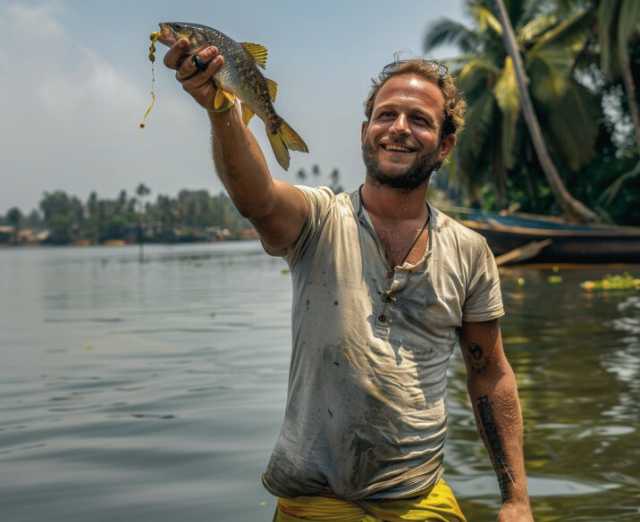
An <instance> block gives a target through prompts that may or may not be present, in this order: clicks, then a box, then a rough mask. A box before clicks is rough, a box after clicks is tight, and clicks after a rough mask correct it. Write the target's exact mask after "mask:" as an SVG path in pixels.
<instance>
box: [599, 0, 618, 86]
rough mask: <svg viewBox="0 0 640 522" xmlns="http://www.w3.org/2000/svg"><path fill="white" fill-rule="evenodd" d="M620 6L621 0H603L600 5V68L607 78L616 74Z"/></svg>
mask: <svg viewBox="0 0 640 522" xmlns="http://www.w3.org/2000/svg"><path fill="white" fill-rule="evenodd" d="M619 8H620V2H619V0H608V1H601V2H600V4H599V5H598V40H599V43H600V68H601V69H602V72H603V73H604V75H605V76H606V77H607V78H611V77H613V76H614V74H615V72H614V71H615V70H616V65H615V62H616V60H615V58H614V56H615V54H616V51H615V49H616V47H617V45H618V43H617V42H618V31H617V29H618V28H617V23H616V20H617V18H618V12H619Z"/></svg>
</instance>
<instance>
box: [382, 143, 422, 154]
mask: <svg viewBox="0 0 640 522" xmlns="http://www.w3.org/2000/svg"><path fill="white" fill-rule="evenodd" d="M380 147H382V149H383V150H386V151H387V152H399V153H404V154H408V153H411V152H415V151H414V150H413V149H410V148H409V147H404V146H403V145H396V144H392V143H387V144H385V143H382V144H381V145H380Z"/></svg>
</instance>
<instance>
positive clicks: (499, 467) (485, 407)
mask: <svg viewBox="0 0 640 522" xmlns="http://www.w3.org/2000/svg"><path fill="white" fill-rule="evenodd" d="M476 407H477V409H478V418H479V420H480V425H481V427H482V430H483V431H484V434H485V438H486V440H487V446H488V447H489V452H490V453H491V456H492V457H493V462H494V465H495V468H496V475H497V477H498V486H499V487H500V494H501V495H502V502H506V501H507V500H509V499H510V498H511V492H512V487H511V485H512V484H514V483H515V481H514V479H513V473H512V470H511V467H510V466H509V464H508V463H507V458H506V455H505V453H504V449H503V447H502V442H501V441H500V435H499V433H498V427H497V426H496V421H495V418H494V416H493V408H492V406H491V402H490V401H489V397H487V396H486V395H483V396H482V397H480V398H478V400H477V401H476Z"/></svg>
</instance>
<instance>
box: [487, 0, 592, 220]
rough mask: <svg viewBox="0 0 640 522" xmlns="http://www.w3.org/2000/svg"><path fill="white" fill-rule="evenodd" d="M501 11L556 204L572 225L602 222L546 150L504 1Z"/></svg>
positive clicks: (525, 108) (523, 99)
mask: <svg viewBox="0 0 640 522" xmlns="http://www.w3.org/2000/svg"><path fill="white" fill-rule="evenodd" d="M496 5H497V7H498V14H499V16H500V23H501V24H502V39H503V41H504V45H505V47H506V49H507V53H509V56H511V60H512V61H513V66H514V70H515V73H516V80H517V82H518V89H519V91H520V99H521V103H522V112H523V114H524V118H525V121H526V123H527V128H528V129H529V134H530V136H531V140H532V142H533V146H534V148H535V150H536V154H537V156H538V161H539V162H540V166H541V167H542V170H543V171H544V173H545V176H546V177H547V181H548V182H549V186H550V187H551V191H552V192H553V195H554V196H555V198H556V202H557V203H558V204H559V205H560V207H561V208H562V210H563V212H564V214H565V216H566V217H567V219H568V220H570V221H578V222H583V223H585V222H586V223H588V222H594V221H599V218H598V216H597V215H596V214H595V213H594V212H593V211H591V210H589V209H588V208H587V207H586V206H585V205H584V204H583V203H581V202H580V201H578V200H577V199H575V198H574V197H573V196H572V195H571V194H569V191H568V190H567V189H566V187H565V186H564V183H563V182H562V178H560V175H559V174H558V171H557V169H556V167H555V165H554V164H553V161H552V159H551V156H550V155H549V151H548V150H547V146H546V144H545V142H544V137H543V136H542V130H541V129H540V123H539V122H538V118H537V116H536V113H535V111H534V109H533V103H532V101H531V96H529V88H528V86H527V84H528V80H527V77H526V73H525V70H524V66H523V65H522V59H521V58H520V52H519V51H518V45H517V43H516V37H515V35H514V33H513V28H512V27H511V21H510V20H509V16H508V14H507V10H506V8H505V6H504V2H503V0H496Z"/></svg>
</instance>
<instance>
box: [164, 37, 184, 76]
mask: <svg viewBox="0 0 640 522" xmlns="http://www.w3.org/2000/svg"><path fill="white" fill-rule="evenodd" d="M188 56H189V42H188V41H187V40H185V39H184V38H181V39H180V40H178V41H177V42H176V43H175V44H173V45H172V46H171V48H170V49H169V50H168V51H167V54H165V55H164V64H165V65H166V66H167V67H168V68H169V69H174V70H178V69H179V68H180V66H181V65H182V64H183V62H184V60H185V58H187V57H188Z"/></svg>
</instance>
